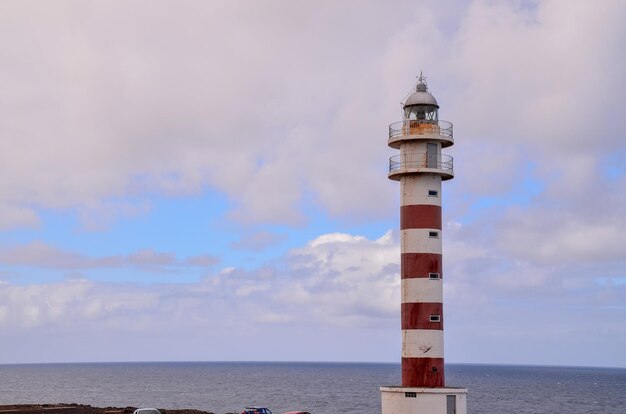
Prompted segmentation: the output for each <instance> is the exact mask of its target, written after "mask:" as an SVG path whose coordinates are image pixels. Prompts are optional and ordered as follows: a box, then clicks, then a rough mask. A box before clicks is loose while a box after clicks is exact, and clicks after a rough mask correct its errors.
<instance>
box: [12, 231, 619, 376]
mask: <svg viewBox="0 0 626 414" xmlns="http://www.w3.org/2000/svg"><path fill="white" fill-rule="evenodd" d="M467 230H468V229H466V228H463V226H458V225H456V226H451V227H448V228H447V233H446V234H447V236H446V238H445V239H444V243H445V244H444V258H445V263H444V280H445V284H444V297H445V304H446V323H447V326H448V334H447V345H446V349H447V352H448V354H447V355H448V359H449V360H450V361H475V362H501V363H506V362H507V361H508V362H510V361H511V360H516V361H520V363H549V362H550V361H553V363H564V364H572V363H579V364H584V365H594V364H596V365H597V364H601V365H609V366H619V365H623V364H624V363H625V361H623V359H620V357H619V355H620V354H619V353H615V352H614V351H615V350H617V349H619V347H621V346H623V345H625V344H626V330H624V327H623V323H622V320H623V313H624V311H625V308H624V303H626V275H624V274H623V273H617V274H616V273H611V272H610V269H611V267H610V266H609V267H606V266H605V267H601V268H600V269H598V267H597V266H594V265H588V266H585V267H579V266H578V265H576V264H554V265H551V266H545V265H541V266H539V265H536V264H533V263H532V262H530V261H510V260H508V259H507V258H506V257H503V256H501V255H499V254H498V253H497V252H494V251H491V250H489V249H487V248H485V247H484V246H482V245H480V244H478V243H476V242H475V241H474V240H473V239H465V235H464V234H463V232H465V231H467ZM470 230H471V229H470ZM399 248H400V247H399V240H398V237H397V234H395V233H394V232H387V233H386V234H384V235H382V236H381V237H379V238H377V239H368V238H366V237H363V236H358V235H351V234H345V233H329V234H323V235H320V236H319V237H317V238H315V239H313V240H311V241H309V242H308V243H306V244H305V245H303V246H301V247H299V248H297V249H294V250H292V251H291V252H290V253H289V254H287V255H285V256H284V257H283V258H281V259H280V260H277V261H275V262H274V263H273V264H272V265H271V266H269V265H266V266H263V267H259V268H254V269H248V270H245V269H237V268H228V269H222V270H221V271H218V272H214V273H211V274H210V275H208V276H207V277H205V278H204V279H203V280H200V281H197V282H193V283H177V284H158V283H157V284H150V285H143V284H132V283H123V284H118V283H97V282H93V281H89V280H87V279H84V278H79V279H76V278H74V279H68V280H65V281H63V282H58V283H47V284H31V285H14V284H10V283H0V327H2V332H3V333H2V334H1V335H5V336H6V335H8V336H7V338H9V336H10V338H11V341H15V340H16V338H18V339H19V338H27V337H33V336H34V337H38V336H39V335H47V336H50V335H52V336H54V337H55V338H57V339H56V340H58V341H60V343H62V344H63V349H66V350H69V351H68V352H79V353H80V354H81V355H82V354H84V355H88V356H89V355H91V358H94V355H95V354H93V353H89V352H87V351H85V350H84V349H80V350H79V349H76V350H74V348H76V347H81V346H83V345H80V344H76V343H73V342H72V341H71V338H74V337H75V335H82V336H85V335H87V336H89V335H93V338H96V339H94V341H95V340H98V341H100V340H102V338H109V339H111V338H118V337H119V338H121V336H120V335H122V336H123V338H124V341H125V342H127V343H128V342H129V341H130V342H133V343H135V341H138V343H143V342H142V341H144V340H146V338H172V337H176V338H179V340H181V341H182V340H184V342H185V343H186V344H188V345H187V346H186V348H185V350H186V352H185V353H184V355H183V354H180V353H176V352H173V351H172V350H169V349H165V348H163V347H162V348H159V347H158V346H155V344H152V345H149V346H148V347H147V352H148V353H149V355H151V356H157V357H158V358H161V359H163V358H168V357H169V358H173V357H176V358H182V359H190V358H192V359H193V358H200V359H203V358H204V359H206V358H209V359H216V358H217V359H224V358H227V356H228V358H230V359H246V358H252V359H254V358H269V357H270V355H272V350H273V352H275V347H274V348H272V346H269V345H270V344H276V343H280V344H282V345H281V346H285V347H286V348H288V349H289V351H286V353H284V354H283V356H282V357H287V355H288V356H289V357H288V358H292V359H294V360H302V359H307V358H313V359H315V358H323V355H327V356H326V358H327V359H328V358H331V359H332V358H333V357H332V355H338V354H337V353H336V352H339V351H337V350H338V349H343V348H342V347H343V346H348V345H350V344H351V346H354V345H356V344H358V343H359V341H360V340H364V338H366V337H369V338H370V340H373V336H372V335H373V333H374V332H378V333H379V334H380V333H384V335H382V336H383V337H385V338H391V339H394V338H395V339H397V340H395V339H394V340H391V339H390V340H389V341H386V340H385V341H383V340H382V337H381V338H378V337H377V338H378V339H375V340H373V342H371V343H369V344H367V345H365V344H364V348H362V349H361V350H360V351H359V352H358V355H362V356H363V357H367V360H395V359H394V358H395V357H392V355H397V352H398V349H399V344H400V341H399V325H398V319H399V316H400V312H399V302H400V291H399V290H400V283H399V281H400V279H399V258H400V256H399ZM150 261H151V262H152V261H153V259H150ZM598 270H601V271H602V272H601V273H602V274H604V275H605V276H606V277H604V278H598V277H597V276H598ZM620 315H621V316H620ZM476 321H481V329H476ZM540 321H541V323H539V322H540ZM598 321H602V324H601V325H599V324H598ZM590 332H593V337H592V338H589V337H588V335H589V333H590ZM322 333H323V334H322ZM581 335H582V336H583V337H585V338H587V339H586V340H585V341H582V342H581V341H580V338H581ZM374 336H376V335H374ZM259 337H263V338H271V339H272V340H271V341H270V343H269V344H268V347H265V345H258V348H254V349H252V348H250V347H249V346H248V345H244V344H250V341H253V339H254V338H257V339H258V338H259ZM63 338H66V339H63ZM98 338H100V339H98ZM305 338H306V340H305ZM486 338H489V340H490V341H492V342H493V343H494V344H496V346H493V348H494V349H495V350H492V349H491V348H489V347H487V349H489V351H485V349H486V343H485V341H486V340H487V339H486ZM522 338H523V339H524V341H525V343H526V345H527V346H526V347H525V348H524V349H519V347H516V346H513V344H512V342H515V341H519V340H520V339H522ZM607 338H610V341H609V342H606V341H607ZM65 340H66V342H63V341H65ZM164 340H165V341H166V342H167V341H169V340H166V339H164ZM85 341H87V342H86V343H89V341H90V340H89V339H85ZM345 341H348V342H347V343H346V342H345ZM253 342H255V341H253ZM40 343H41V344H45V343H46V342H45V341H42V342H40ZM155 343H158V342H155ZM193 344H198V345H202V344H204V346H195V345H193ZM307 344H308V345H307ZM503 344H509V345H506V346H504V345H503ZM42 346H43V345H42ZM90 346H93V349H98V346H97V344H96V343H93V344H91V345H90ZM540 346H543V347H544V348H545V349H544V351H542V352H535V351H533V350H536V349H537V348H538V347H540ZM585 346H596V347H600V348H603V349H606V352H604V353H602V354H596V353H592V354H585V355H589V356H588V357H586V358H583V359H580V355H581V354H580V352H581V351H582V348H584V347H585ZM329 347H330V348H334V349H335V353H333V352H330V353H322V354H320V353H319V352H321V350H324V349H327V348H329ZM30 348H32V352H34V353H33V354H32V355H31V359H32V358H34V356H33V355H41V354H40V353H39V354H37V352H38V351H37V349H36V347H29V349H30ZM19 349H20V348H19V347H17V348H10V349H8V352H7V354H6V355H5V356H4V358H9V359H8V360H11V358H12V355H13V356H14V355H18V354H20V352H22V351H19ZM296 350H297V351H296ZM557 350H558V352H557ZM112 352H113V351H112ZM324 352H326V351H324ZM20 355H21V354H20ZM29 355H30V354H29ZM60 355H64V354H63V353H62V352H61V354H60ZM68 355H70V354H68ZM102 355H104V354H102ZM102 355H100V356H99V357H97V359H98V358H100V359H102V358H103V356H102ZM111 355H113V354H111ZM114 355H115V356H116V358H117V360H120V358H121V360H133V359H135V360H137V359H138V360H144V359H145V358H147V356H146V354H144V355H143V357H142V356H141V355H138V354H136V353H134V351H133V348H128V347H126V348H125V349H122V348H119V349H118V348H115V354H114ZM273 355H274V359H276V358H277V356H276V354H275V353H274V354H273ZM209 356H210V357H209ZM282 357H278V358H282ZM72 358H75V357H70V360H73V359H72ZM86 358H87V357H86ZM105 358H106V357H105ZM352 358H354V356H353V357H352ZM551 358H552V359H551ZM35 359H36V360H39V359H37V358H35ZM13 360H15V358H14V359H13ZM92 360H93V359H92Z"/></svg>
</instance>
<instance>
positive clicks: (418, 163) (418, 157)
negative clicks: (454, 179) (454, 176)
mask: <svg viewBox="0 0 626 414" xmlns="http://www.w3.org/2000/svg"><path fill="white" fill-rule="evenodd" d="M435 158H436V159H435ZM453 161H454V159H453V158H452V157H451V156H449V155H444V154H441V155H440V156H439V157H432V155H431V154H428V153H426V152H408V153H405V154H398V155H394V156H393V157H391V158H389V172H394V171H399V170H411V169H418V168H432V169H435V170H442V171H449V172H452V171H453Z"/></svg>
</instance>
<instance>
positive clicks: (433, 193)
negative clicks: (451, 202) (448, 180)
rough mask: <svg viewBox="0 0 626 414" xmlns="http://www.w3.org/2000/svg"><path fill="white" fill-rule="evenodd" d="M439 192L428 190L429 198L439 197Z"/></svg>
mask: <svg viewBox="0 0 626 414" xmlns="http://www.w3.org/2000/svg"><path fill="white" fill-rule="evenodd" d="M438 196H439V191H436V190H428V197H438Z"/></svg>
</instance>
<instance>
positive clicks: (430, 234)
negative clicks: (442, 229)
mask: <svg viewBox="0 0 626 414" xmlns="http://www.w3.org/2000/svg"><path fill="white" fill-rule="evenodd" d="M428 237H431V238H433V239H438V238H439V232H438V231H429V232H428Z"/></svg>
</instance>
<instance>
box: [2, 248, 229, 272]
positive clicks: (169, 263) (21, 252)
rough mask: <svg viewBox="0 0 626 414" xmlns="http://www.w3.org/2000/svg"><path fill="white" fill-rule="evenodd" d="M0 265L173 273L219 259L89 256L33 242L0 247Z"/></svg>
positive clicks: (144, 254)
mask: <svg viewBox="0 0 626 414" xmlns="http://www.w3.org/2000/svg"><path fill="white" fill-rule="evenodd" d="M0 262H2V263H3V264H5V265H14V266H29V267H38V268H49V269H54V268H57V269H67V270H70V269H93V268H103V269H106V268H109V269H111V268H121V267H126V268H138V269H142V270H144V271H172V270H175V269H177V268H182V267H211V266H213V265H215V264H217V263H218V262H219V259H218V258H217V257H215V256H211V255H208V254H204V255H197V256H190V257H187V258H185V259H179V258H177V257H176V255H174V254H171V253H164V252H156V251H154V250H152V249H143V250H137V251H135V252H133V253H130V254H128V255H118V256H103V257H90V256H86V255H83V254H80V253H77V252H73V251H68V250H62V249H59V248H56V247H54V246H51V245H48V244H46V243H43V242H41V241H35V242H32V243H28V244H23V245H16V246H12V247H4V248H0Z"/></svg>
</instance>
